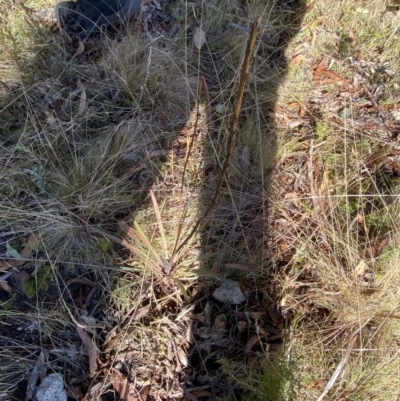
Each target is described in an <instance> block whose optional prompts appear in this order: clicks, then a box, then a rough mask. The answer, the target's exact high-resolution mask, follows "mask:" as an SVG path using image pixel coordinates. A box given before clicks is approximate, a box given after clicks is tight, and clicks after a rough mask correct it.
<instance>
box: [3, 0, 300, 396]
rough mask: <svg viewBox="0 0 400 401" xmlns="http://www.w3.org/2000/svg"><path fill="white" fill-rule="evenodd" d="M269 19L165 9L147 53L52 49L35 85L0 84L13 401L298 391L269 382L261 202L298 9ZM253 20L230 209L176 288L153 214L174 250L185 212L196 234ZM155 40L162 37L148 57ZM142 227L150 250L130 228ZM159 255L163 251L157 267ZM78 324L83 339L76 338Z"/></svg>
mask: <svg viewBox="0 0 400 401" xmlns="http://www.w3.org/2000/svg"><path fill="white" fill-rule="evenodd" d="M261 3H263V4H253V5H246V4H242V3H240V2H238V3H236V2H235V3H234V4H233V3H232V4H231V3H230V2H226V4H224V5H222V4H219V3H218V4H217V3H215V4H214V2H202V3H201V5H198V7H195V12H193V13H192V12H187V9H186V8H183V9H182V6H178V5H176V4H175V5H174V4H172V5H171V6H170V8H168V5H167V4H166V3H161V4H162V6H163V7H165V10H167V11H165V14H163V13H164V11H160V10H158V9H157V7H156V6H154V5H153V6H154V7H155V8H154V9H157V10H158V11H157V13H156V12H154V13H153V20H152V23H151V24H149V22H148V21H149V20H146V21H147V24H148V25H146V27H147V28H149V26H150V28H151V29H153V30H152V31H151V33H152V35H153V37H150V39H149V38H144V39H143V42H144V43H145V44H144V45H143V43H142V45H140V46H138V43H139V41H138V37H137V36H134V37H133V36H132V38H131V39H130V40H124V39H121V37H119V38H118V37H112V36H110V37H109V39H104V38H101V37H97V38H94V39H93V40H89V41H87V42H85V45H84V48H83V50H82V48H81V47H80V44H79V43H78V42H70V41H69V40H68V39H66V38H65V37H59V36H56V37H55V38H50V39H47V40H48V42H46V43H47V46H44V47H43V48H42V49H41V50H40V51H38V52H37V56H36V57H34V58H33V59H32V58H31V59H30V61H29V67H30V68H29V69H27V68H26V67H27V66H28V64H26V65H25V64H24V63H23V62H21V60H19V61H20V63H19V67H20V68H21V69H22V70H21V73H22V74H25V75H24V79H25V81H26V83H25V84H24V85H20V84H17V85H3V86H4V88H3V90H2V99H1V103H0V128H1V131H0V134H1V137H0V140H1V144H0V146H1V148H0V150H1V156H0V158H1V172H2V178H1V180H2V186H1V187H2V189H1V191H2V195H3V199H4V201H2V203H1V206H0V207H1V210H2V213H3V215H2V216H3V217H2V220H1V226H0V233H1V248H0V251H1V254H0V258H1V259H0V264H1V265H0V266H2V267H3V268H2V270H4V271H11V270H10V269H8V268H6V265H5V264H7V263H8V264H10V263H11V262H10V261H11V260H12V259H13V258H14V259H15V258H16V257H17V259H28V262H26V263H25V261H23V260H18V261H17V262H13V263H14V271H13V272H12V274H11V276H8V277H6V278H4V279H3V280H5V281H6V282H7V283H8V285H9V288H7V286H4V287H2V290H0V291H1V293H0V295H1V298H0V300H1V302H2V311H1V317H2V329H1V330H0V344H1V347H2V348H3V349H5V350H7V351H6V352H5V353H4V355H3V356H2V357H1V360H2V365H3V366H4V368H3V369H2V371H1V372H0V375H1V376H2V378H1V380H0V381H1V382H2V383H9V384H7V385H4V386H3V387H2V388H1V392H2V393H3V394H6V395H7V396H10V397H14V399H22V398H24V397H25V395H26V394H27V391H28V394H29V386H28V382H29V381H30V383H33V385H36V384H38V383H39V382H40V379H41V378H43V376H44V375H46V372H50V371H55V372H59V373H62V374H63V375H64V380H65V383H66V385H67V387H68V389H69V396H70V397H71V399H73V397H75V399H87V400H89V399H95V397H103V399H104V400H109V399H119V398H118V393H119V394H120V395H121V399H124V400H129V401H131V400H136V399H139V395H137V393H136V392H138V393H140V394H141V395H140V397H141V398H142V399H148V400H169V399H171V400H172V399H182V400H184V399H186V400H206V399H210V400H211V399H215V397H224V396H226V397H228V398H230V399H234V400H235V399H245V398H246V397H247V394H248V390H249V389H248V386H249V383H251V384H250V386H251V387H253V388H254V385H253V382H252V381H251V380H252V379H249V382H248V383H247V387H246V383H244V382H243V381H242V378H244V377H249V376H246V374H247V373H249V372H255V373H254V374H253V373H252V374H253V376H252V377H255V378H260V377H261V380H264V381H266V385H265V386H260V387H255V388H254V393H253V396H252V397H253V398H257V397H258V399H262V400H268V399H271V400H275V399H277V397H278V396H280V395H282V393H283V388H284V387H285V388H286V387H287V385H288V383H287V382H288V381H289V380H290V374H289V373H287V372H286V373H282V372H283V370H282V371H279V370H277V369H276V365H274V366H275V368H274V369H275V370H274V371H275V372H277V373H276V374H271V373H266V374H265V375H264V376H263V374H264V373H263V372H267V371H268V363H269V362H268V363H267V364H265V360H266V356H267V355H270V354H271V353H268V350H269V351H271V352H272V351H276V350H278V349H279V348H280V345H281V343H282V329H283V323H284V320H283V317H282V316H281V315H280V312H279V310H278V309H277V308H276V306H275V302H274V301H275V299H274V293H273V289H272V287H271V284H270V278H271V277H272V275H273V271H272V269H273V266H272V265H271V263H270V260H269V250H268V224H269V219H268V210H269V208H270V205H269V203H268V193H269V181H270V176H271V173H272V170H273V168H274V164H275V153H276V124H275V117H274V108H275V105H276V99H277V92H278V89H279V85H280V83H281V82H282V80H283V79H284V77H285V73H286V69H287V61H286V59H285V55H284V53H285V49H286V47H287V46H288V44H289V42H290V40H291V38H292V37H293V36H294V35H295V34H296V33H297V32H298V30H299V28H300V24H301V21H302V17H303V14H304V12H305V5H304V4H303V3H302V2H300V1H295V0H293V1H290V0H288V1H283V0H282V1H279V0H275V1H269V2H267V4H264V2H261ZM149 4H150V5H151V4H152V3H151V2H149ZM184 10H186V11H185V12H184ZM182 13H183V14H184V15H186V17H188V18H192V19H193V21H195V22H196V23H194V22H193V23H192V24H190V22H189V25H188V28H187V33H188V37H192V35H194V34H195V28H196V27H199V26H201V28H202V30H204V32H205V33H206V34H207V45H206V46H204V47H203V48H202V50H201V52H198V51H197V49H196V48H194V47H193V48H192V49H191V50H190V51H189V52H192V53H191V54H192V57H190V56H188V54H187V52H188V50H187V49H186V48H185V46H182V50H176V48H179V45H180V44H185V40H186V38H185V35H182V25H180V24H183V21H185V19H182ZM197 13H198V14H197ZM154 15H155V17H154ZM160 15H162V18H161V17H160ZM198 15H201V17H200V19H199V20H196V18H198ZM260 15H261V16H262V23H261V31H260V35H259V38H258V40H257V45H256V52H255V57H254V62H253V65H252V67H251V71H250V75H249V78H248V81H249V82H248V90H247V91H246V93H245V97H244V102H243V105H242V112H241V115H240V121H239V129H238V134H237V138H236V143H235V151H234V154H233V157H232V161H231V167H230V169H229V172H228V175H227V177H226V180H225V184H224V186H223V190H222V193H221V197H220V199H219V200H218V203H217V205H216V207H215V209H214V210H213V212H212V213H211V214H210V216H209V218H208V219H207V221H206V223H205V224H204V225H203V227H202V229H201V231H200V232H199V233H198V235H197V236H195V237H194V239H195V241H194V242H192V243H190V246H189V248H188V249H186V250H185V252H184V253H182V255H181V258H180V260H179V261H178V263H177V268H176V271H175V272H174V274H172V273H171V274H168V271H169V269H170V267H171V266H169V264H168V263H169V261H168V257H170V256H171V253H172V249H173V245H174V243H175V238H172V239H169V238H167V239H166V240H165V241H163V236H162V235H158V238H157V236H156V235H155V232H156V231H157V229H159V226H160V225H159V223H158V222H157V219H156V218H155V217H154V214H155V211H156V210H157V208H159V209H160V213H161V212H162V213H161V214H162V216H163V219H164V223H165V224H164V226H165V227H164V228H165V229H167V230H168V228H169V229H170V232H171V231H172V232H174V233H176V232H178V231H179V230H177V228H176V226H177V224H178V223H179V222H180V221H181V220H179V218H178V216H180V215H181V213H182V210H184V211H186V220H187V221H188V222H189V226H190V223H193V222H194V221H196V219H197V218H198V216H199V215H201V213H202V212H203V211H204V210H205V208H206V207H207V206H208V205H209V202H210V199H211V198H212V196H213V191H214V190H215V185H216V183H217V180H218V175H219V172H220V168H221V165H222V163H223V162H224V157H225V154H226V153H225V142H226V139H227V135H228V134H227V132H228V130H229V122H230V118H231V112H230V110H232V107H233V104H234V102H235V99H236V92H237V86H238V77H239V76H240V74H239V66H240V63H241V60H242V57H243V54H244V49H245V45H246V39H247V37H248V31H249V27H250V22H251V21H253V20H255V19H256V17H258V16H260ZM160 20H162V21H161V22H162V24H164V25H162V24H161V23H160ZM165 21H167V22H168V24H166V22H165ZM186 23H188V20H186ZM165 24H166V25H167V27H168V29H167V28H166V27H165ZM160 27H162V29H164V32H168V35H170V36H169V37H167V38H166V39H164V38H163V39H161V40H160V41H159V42H157V44H155V39H154V37H155V33H156V32H157V29H161V28H160ZM35 29H36V28H35ZM37 29H39V32H40V29H41V28H40V27H39V28H37ZM46 29H47V28H46ZM35 32H36V31H35ZM175 34H176V35H178V34H179V35H180V39H179V40H176V41H174V39H173V38H174V35H175ZM150 36H151V35H150ZM43 37H45V35H43ZM103 40H105V41H103ZM110 40H111V41H110ZM113 41H114V42H113ZM104 43H106V45H107V49H108V53H107V54H104V53H102V49H101V47H102V44H103V45H104ZM110 44H111V46H110ZM57 49H58V50H59V52H58V53H57V51H56V52H55V50H57ZM183 49H185V50H183ZM35 71H40V72H37V73H36V72H35ZM183 71H184V73H183ZM54 77H57V78H56V79H55V78H54ZM28 78H29V79H28ZM182 78H184V79H182ZM199 79H200V80H201V81H202V90H201V91H198V81H199ZM182 81H184V82H182ZM146 91H147V92H148V93H147V92H146ZM149 93H150V96H149ZM196 102H197V105H198V106H195V104H196ZM200 105H201V107H200ZM193 110H196V112H195V113H194V117H192V119H190V118H189V115H190V113H191V112H192V111H193ZM199 121H202V124H200V123H199ZM192 145H193V146H192ZM188 152H189V153H188ZM188 154H189V157H187V155H188ZM184 171H185V173H186V180H187V181H184V180H183V182H184V185H183V186H182V185H181V178H180V177H181V175H180V174H181V173H183V172H184ZM199 183H200V184H199ZM183 187H184V191H183V192H182V188H183ZM192 187H193V188H195V187H196V188H197V189H193V191H192V190H191V188H192ZM149 188H152V190H153V192H154V194H155V198H156V199H157V202H156V203H154V201H153V203H151V201H150V200H149V198H148V196H147V194H148V193H149ZM181 193H183V195H184V199H185V200H184V201H180V200H179V197H180V194H181ZM193 194H195V201H193V202H192V200H191V199H194V195H193ZM151 204H153V206H152V207H151V206H150V207H149V205H151ZM154 204H158V206H154ZM181 204H185V206H184V207H181ZM193 206H195V210H194V211H193V210H192V209H191V207H193ZM146 208H150V209H152V212H150V213H148V214H146V213H147V212H146ZM165 210H167V212H166V214H165V216H167V217H165V216H164V214H163V213H164V211H165ZM168 210H169V212H168ZM150 215H151V216H150ZM134 219H135V220H137V221H139V223H140V224H141V227H142V228H143V227H144V231H145V232H144V233H143V234H142V233H141V232H140V228H138V227H132V228H131V230H129V229H127V228H126V226H125V225H124V224H126V223H127V224H128V225H129V226H132V220H134ZM182 221H184V219H182ZM123 222H124V223H123ZM146 223H149V224H146ZM150 223H151V224H150ZM189 226H188V227H189ZM154 227H156V229H154ZM188 227H186V228H188ZM171 228H173V229H171ZM121 232H122V233H123V232H124V233H125V235H124V236H123V235H122V236H123V237H124V238H123V239H121ZM186 232H187V231H185V230H184V229H183V230H182V234H181V236H180V242H179V241H178V244H179V243H181V242H182V241H183V240H184V238H185V235H186ZM168 241H170V242H168ZM162 242H166V243H167V242H168V243H167V244H166V246H165V255H164V256H162V252H161V251H159V248H161V249H162V247H163V245H162ZM149 243H150V245H149ZM138 244H139V245H140V246H139V245H138ZM153 251H154V252H153ZM16 252H19V253H20V254H22V257H21V255H20V256H16V255H17V254H16ZM149 254H150V255H151V256H150V257H148V255H149ZM143 255H147V256H143ZM119 261H121V262H119ZM23 262H24V263H25V264H24V263H23ZM141 265H144V266H145V268H144V269H143V267H141ZM200 270H201V273H198V272H199V271H200ZM175 273H177V274H175ZM198 276H199V277H200V278H199V277H198ZM207 276H208V277H207ZM226 279H230V280H233V281H234V282H236V283H238V288H240V293H241V296H242V297H244V298H243V302H241V303H240V304H238V305H234V304H232V302H230V301H229V299H228V298H229V297H228V298H220V299H219V300H217V299H215V298H214V297H213V295H212V294H213V292H214V290H215V289H216V288H217V287H219V286H220V284H221V282H226ZM111 290H112V291H111ZM60 294H61V296H60ZM77 324H78V326H79V324H84V325H86V327H87V330H86V332H84V334H81V333H80V334H78V331H79V330H77V329H76V327H77ZM92 324H94V326H93V327H90V325H92ZM82 343H84V344H85V347H83V346H82ZM90 344H92V345H93V344H96V347H94V346H92V345H90ZM97 347H98V348H99V351H98V350H96V348H97ZM273 354H274V353H273V352H272V355H273ZM96 358H98V359H97V362H96ZM272 359H273V358H272ZM40 361H42V362H40ZM96 363H97V365H96ZM271 363H272V364H273V361H272V362H271ZM88 364H89V365H91V369H92V370H93V371H92V377H94V378H95V379H91V378H90V377H89V376H88V371H89V368H88ZM249 366H252V367H253V369H250V368H249ZM271 366H272V365H271ZM32 372H34V373H35V374H36V376H35V375H33V376H32ZM95 372H96V373H95ZM260 375H261V376H260ZM258 381H259V380H258ZM255 382H257V380H256V381H255ZM120 383H123V384H124V385H125V390H124V389H122V387H121V385H120ZM182 386H183V387H182ZM27 387H28V390H27ZM182 388H184V390H182ZM88 390H90V392H88ZM124 391H125V393H123V392H124ZM182 391H184V393H183V395H182ZM285 391H286V390H285ZM85 393H87V394H89V393H90V396H89V395H88V396H87V397H86V398H83V397H84V394H85ZM74 394H75V395H74Z"/></svg>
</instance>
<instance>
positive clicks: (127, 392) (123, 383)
mask: <svg viewBox="0 0 400 401" xmlns="http://www.w3.org/2000/svg"><path fill="white" fill-rule="evenodd" d="M109 374H110V381H111V385H112V386H113V388H114V390H115V391H116V392H117V393H118V394H119V396H120V397H121V400H122V401H140V400H139V397H138V393H137V392H136V390H135V387H134V386H133V385H132V384H131V383H129V381H128V379H127V378H126V377H124V376H123V375H122V373H121V372H120V371H118V370H117V369H114V368H110V369H109Z"/></svg>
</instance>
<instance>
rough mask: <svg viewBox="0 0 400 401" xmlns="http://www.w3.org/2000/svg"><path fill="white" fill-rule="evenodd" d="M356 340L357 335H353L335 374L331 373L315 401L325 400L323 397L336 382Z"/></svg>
mask: <svg viewBox="0 0 400 401" xmlns="http://www.w3.org/2000/svg"><path fill="white" fill-rule="evenodd" d="M357 338H358V335H355V336H354V337H353V338H352V340H351V341H350V344H349V345H348V347H347V349H346V353H345V354H344V355H343V358H342V360H341V361H340V363H339V365H338V367H337V368H336V370H335V372H334V373H333V375H332V377H331V379H330V380H329V382H328V384H327V385H326V387H325V390H324V392H323V393H322V394H321V395H320V396H319V398H318V400H317V401H322V400H323V399H324V398H325V396H326V395H327V394H328V392H329V390H330V389H331V388H332V387H333V385H334V384H335V382H336V380H337V379H338V378H339V376H340V374H341V373H342V370H343V368H344V367H345V365H346V363H347V361H348V360H349V358H350V354H351V351H352V350H353V348H354V343H355V342H356V340H357Z"/></svg>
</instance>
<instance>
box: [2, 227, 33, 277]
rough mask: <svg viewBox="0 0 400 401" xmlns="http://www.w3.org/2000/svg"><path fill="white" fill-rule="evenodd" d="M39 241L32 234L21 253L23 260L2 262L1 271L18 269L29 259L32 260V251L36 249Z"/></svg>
mask: <svg viewBox="0 0 400 401" xmlns="http://www.w3.org/2000/svg"><path fill="white" fill-rule="evenodd" d="M36 245H37V239H36V237H35V236H34V235H33V234H31V236H30V237H29V239H28V241H27V243H26V246H25V248H24V249H23V250H22V251H21V252H20V256H21V259H11V260H6V261H4V262H0V271H2V270H7V269H9V268H10V267H17V266H21V265H23V264H24V263H25V262H26V260H27V259H30V257H31V256H32V251H33V250H34V249H35V248H36Z"/></svg>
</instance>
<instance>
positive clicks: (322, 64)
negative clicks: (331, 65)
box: [313, 58, 328, 82]
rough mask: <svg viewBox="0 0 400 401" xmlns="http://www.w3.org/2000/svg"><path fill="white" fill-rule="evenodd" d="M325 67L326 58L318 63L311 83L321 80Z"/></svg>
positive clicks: (326, 65)
mask: <svg viewBox="0 0 400 401" xmlns="http://www.w3.org/2000/svg"><path fill="white" fill-rule="evenodd" d="M327 67H328V60H327V59H326V58H323V59H322V60H321V61H320V62H319V64H318V66H317V69H316V70H315V72H314V76H313V82H319V81H320V80H321V76H322V73H323V72H324V71H325V69H326V68H327Z"/></svg>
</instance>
